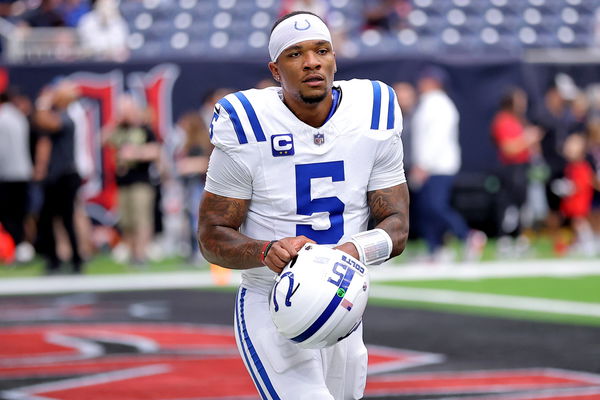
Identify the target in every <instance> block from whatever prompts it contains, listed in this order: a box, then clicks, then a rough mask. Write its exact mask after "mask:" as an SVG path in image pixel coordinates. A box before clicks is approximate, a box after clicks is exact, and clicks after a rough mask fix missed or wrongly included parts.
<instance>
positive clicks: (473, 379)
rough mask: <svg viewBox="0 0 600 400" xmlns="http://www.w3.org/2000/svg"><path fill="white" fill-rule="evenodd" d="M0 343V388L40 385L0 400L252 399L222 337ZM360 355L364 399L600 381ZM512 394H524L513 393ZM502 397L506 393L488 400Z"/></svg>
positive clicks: (571, 388) (382, 352) (58, 327)
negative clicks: (428, 369) (439, 368)
mask: <svg viewBox="0 0 600 400" xmlns="http://www.w3.org/2000/svg"><path fill="white" fill-rule="evenodd" d="M0 343H1V344H2V345H1V346H0V379H3V380H10V379H12V380H15V381H16V380H21V379H23V380H25V379H27V380H31V379H35V381H36V382H40V383H35V384H29V385H25V386H17V387H13V389H10V390H5V391H3V392H0V397H9V398H16V397H22V398H28V397H33V396H39V397H43V398H45V399H56V400H79V399H86V400H101V399H102V400H104V399H107V398H108V399H122V398H127V399H145V400H169V399H183V398H194V399H202V398H206V399H219V398H223V399H225V398H228V399H232V398H235V399H251V398H252V399H253V398H257V396H256V389H255V388H254V385H253V384H252V381H251V380H250V378H249V377H248V374H247V373H246V370H245V368H244V365H243V363H242V361H241V359H240V357H239V355H238V353H237V348H236V345H235V339H234V337H233V335H232V332H231V329H229V328H223V327H216V326H206V325H196V324H174V323H170V324H160V325H159V324H128V323H124V324H118V323H116V324H115V323H112V324H106V323H98V324H93V323H90V324H52V325H33V326H31V325H30V326H19V327H9V328H2V329H0ZM107 343H112V344H118V345H120V346H121V347H120V348H121V349H127V350H121V351H117V352H112V353H111V352H108V351H105V347H104V346H103V345H102V344H107ZM369 351H370V362H369V367H370V372H371V374H370V376H369V378H368V383H367V390H366V395H367V396H383V395H387V396H393V395H409V394H418V395H440V394H471V395H473V394H482V393H496V395H494V396H496V397H493V396H489V395H488V396H483V397H480V398H481V399H491V398H498V399H499V400H500V399H511V400H535V399H540V400H552V399H556V400H569V399H573V400H600V376H598V375H594V374H584V373H576V372H569V371H564V370H555V369H524V370H503V371H464V372H458V373H456V372H454V373H450V372H434V373H398V372H397V371H398V370H401V369H405V368H408V367H411V366H415V365H424V364H430V363H437V362H440V361H441V360H442V359H443V357H440V356H439V355H435V354H430V353H422V352H414V351H408V350H398V349H392V348H387V347H380V346H372V347H371V348H370V349H369ZM373 372H377V374H374V373H373ZM224 377H226V382H227V384H226V385H225V384H223V383H224ZM582 389H587V391H584V392H581V390H582ZM548 390H551V391H552V392H551V394H549V393H548V392H547V391H548ZM565 390H567V391H565ZM518 391H527V394H526V395H523V394H520V395H517V394H514V392H518ZM502 393H504V394H506V393H513V394H511V395H510V397H497V396H498V394H502ZM469 398H471V399H472V398H473V397H469Z"/></svg>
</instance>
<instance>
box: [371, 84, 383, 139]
mask: <svg viewBox="0 0 600 400" xmlns="http://www.w3.org/2000/svg"><path fill="white" fill-rule="evenodd" d="M371 85H373V113H372V114H371V129H379V115H380V114H381V87H380V86H379V82H375V81H371Z"/></svg>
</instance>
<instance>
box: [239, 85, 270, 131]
mask: <svg viewBox="0 0 600 400" xmlns="http://www.w3.org/2000/svg"><path fill="white" fill-rule="evenodd" d="M234 94H235V97H237V98H238V99H239V100H240V102H241V103H242V106H244V110H246V115H248V119H249V120H250V125H251V126H252V130H253V131H254V136H255V137H256V140H257V141H258V142H266V141H267V138H266V137H265V133H264V132H263V129H262V126H260V122H258V117H257V116H256V112H255V111H254V107H252V104H251V103H250V101H249V100H248V98H247V97H246V96H244V94H243V93H242V92H236V93H234Z"/></svg>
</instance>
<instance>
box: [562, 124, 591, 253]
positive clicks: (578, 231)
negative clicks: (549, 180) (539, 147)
mask: <svg viewBox="0 0 600 400" xmlns="http://www.w3.org/2000/svg"><path fill="white" fill-rule="evenodd" d="M563 151H564V156H565V160H566V161H567V162H566V166H565V172H564V178H563V179H564V180H565V181H566V182H565V185H566V186H567V189H566V190H565V195H564V196H563V197H562V198H561V202H560V211H561V215H562V216H563V217H564V218H566V220H567V221H569V222H570V226H571V229H572V231H573V233H574V235H575V238H574V240H573V241H572V242H573V244H572V246H571V251H572V252H573V253H575V254H582V255H584V256H588V257H593V256H595V255H596V254H597V252H596V248H595V247H596V244H595V238H594V231H593V230H592V226H591V224H590V221H589V218H590V213H591V208H592V198H593V196H594V170H593V169H592V167H591V165H590V164H589V162H588V161H587V159H586V155H587V139H586V137H585V136H584V135H582V134H579V133H575V134H572V135H569V137H568V138H567V139H566V140H565V144H564V148H563Z"/></svg>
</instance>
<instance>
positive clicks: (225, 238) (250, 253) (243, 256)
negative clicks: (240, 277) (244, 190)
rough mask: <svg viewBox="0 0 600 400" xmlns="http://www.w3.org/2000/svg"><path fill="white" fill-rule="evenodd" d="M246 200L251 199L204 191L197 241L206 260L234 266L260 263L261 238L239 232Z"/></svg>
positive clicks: (251, 265) (249, 265)
mask: <svg viewBox="0 0 600 400" xmlns="http://www.w3.org/2000/svg"><path fill="white" fill-rule="evenodd" d="M249 204H250V200H242V199H234V198H231V197H223V196H218V195H216V194H212V193H210V192H205V193H204V197H203V200H202V204H201V206H200V216H199V218H198V242H199V243H200V249H201V250H202V254H203V255H204V257H205V258H206V259H207V260H208V261H209V262H211V263H214V264H218V265H222V266H224V267H225V266H226V267H228V268H233V269H247V268H253V267H260V266H262V265H261V264H260V252H261V249H262V245H263V243H264V241H261V240H255V239H251V238H249V237H247V236H245V235H243V234H241V233H240V232H239V227H240V226H241V225H242V223H243V222H244V220H245V219H246V214H247V213H248V205H249Z"/></svg>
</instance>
